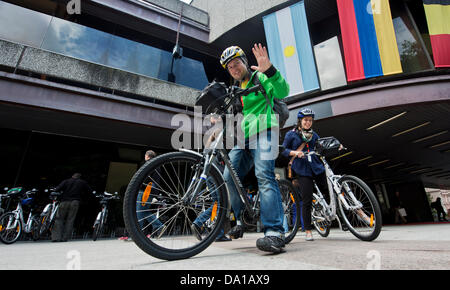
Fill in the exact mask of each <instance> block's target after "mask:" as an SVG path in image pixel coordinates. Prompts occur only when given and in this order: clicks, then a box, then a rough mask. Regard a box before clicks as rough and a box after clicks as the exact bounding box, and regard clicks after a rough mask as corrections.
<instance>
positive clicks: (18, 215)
mask: <svg viewBox="0 0 450 290" xmlns="http://www.w3.org/2000/svg"><path fill="white" fill-rule="evenodd" d="M11 212H12V213H13V214H14V221H12V220H11V219H10V220H9V221H8V225H7V229H11V228H15V227H17V223H18V222H20V223H22V225H25V226H24V228H23V231H24V232H25V233H31V228H32V226H33V219H32V216H33V210H30V213H29V214H28V218H27V222H26V223H25V221H24V218H23V208H22V205H21V203H20V201H19V203H18V204H17V207H16V209H15V210H13V211H11ZM12 223H13V224H12Z"/></svg>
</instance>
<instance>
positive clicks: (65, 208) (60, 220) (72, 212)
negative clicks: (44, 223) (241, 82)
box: [52, 200, 80, 241]
mask: <svg viewBox="0 0 450 290" xmlns="http://www.w3.org/2000/svg"><path fill="white" fill-rule="evenodd" d="M79 207H80V201H79V200H68V201H62V202H61V203H60V205H59V209H58V212H57V213H56V218H55V224H54V225H53V229H52V241H61V240H62V241H67V240H69V239H70V237H71V235H72V231H73V223H74V221H75V218H76V216H77V212H78V208H79Z"/></svg>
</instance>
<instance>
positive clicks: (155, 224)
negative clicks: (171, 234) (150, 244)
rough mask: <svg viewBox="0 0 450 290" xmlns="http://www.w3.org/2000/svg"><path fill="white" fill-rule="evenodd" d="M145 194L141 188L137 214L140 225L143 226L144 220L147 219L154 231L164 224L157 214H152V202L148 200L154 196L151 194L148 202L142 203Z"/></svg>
mask: <svg viewBox="0 0 450 290" xmlns="http://www.w3.org/2000/svg"><path fill="white" fill-rule="evenodd" d="M143 195H144V191H143V190H140V191H139V194H138V197H137V200H136V202H137V204H136V216H137V219H138V222H139V226H140V227H141V228H143V227H144V226H145V225H144V221H147V222H148V223H149V224H151V225H152V232H154V231H155V230H157V229H159V228H161V227H162V226H163V225H162V223H161V221H160V220H159V219H158V218H157V217H156V215H155V214H150V203H149V202H148V201H151V198H152V196H151V195H150V197H149V199H148V201H147V203H145V204H144V205H142V203H141V202H140V201H141V200H142V196H143Z"/></svg>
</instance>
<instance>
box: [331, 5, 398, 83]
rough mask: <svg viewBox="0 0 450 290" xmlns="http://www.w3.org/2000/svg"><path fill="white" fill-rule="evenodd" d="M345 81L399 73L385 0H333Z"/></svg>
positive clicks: (394, 42) (390, 19) (394, 40)
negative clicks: (339, 35) (339, 33)
mask: <svg viewBox="0 0 450 290" xmlns="http://www.w3.org/2000/svg"><path fill="white" fill-rule="evenodd" d="M337 7H338V13H339V23H340V26H341V33H342V42H343V47H344V58H345V67H346V71H347V80H348V81H354V80H360V79H364V78H370V77H377V76H381V75H390V74H396V73H401V72H402V65H401V63H400V55H399V52H398V47H397V40H396V39H395V32H394V25H393V23H392V16H391V9H390V6H389V0H372V1H371V0H337Z"/></svg>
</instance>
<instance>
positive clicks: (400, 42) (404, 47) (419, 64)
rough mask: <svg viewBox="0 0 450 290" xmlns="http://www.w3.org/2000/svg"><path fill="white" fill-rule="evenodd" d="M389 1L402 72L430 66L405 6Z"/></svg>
mask: <svg viewBox="0 0 450 290" xmlns="http://www.w3.org/2000/svg"><path fill="white" fill-rule="evenodd" d="M390 3H391V11H392V18H393V19H392V22H393V24H394V30H395V37H396V39H397V46H398V51H399V53H400V61H401V63H402V68H403V73H408V72H415V71H421V70H426V69H430V68H432V66H430V63H429V62H428V60H427V56H426V54H425V51H424V47H423V46H422V44H421V43H420V39H419V36H418V35H417V33H416V30H415V28H414V25H413V23H412V21H411V19H410V18H409V16H408V13H407V11H406V8H405V6H404V5H403V3H398V2H395V1H390Z"/></svg>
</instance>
